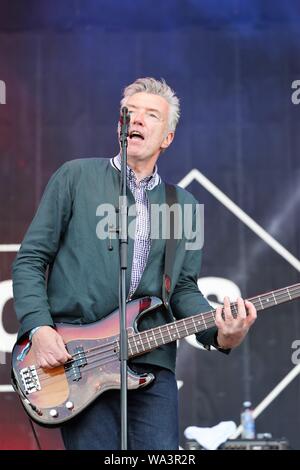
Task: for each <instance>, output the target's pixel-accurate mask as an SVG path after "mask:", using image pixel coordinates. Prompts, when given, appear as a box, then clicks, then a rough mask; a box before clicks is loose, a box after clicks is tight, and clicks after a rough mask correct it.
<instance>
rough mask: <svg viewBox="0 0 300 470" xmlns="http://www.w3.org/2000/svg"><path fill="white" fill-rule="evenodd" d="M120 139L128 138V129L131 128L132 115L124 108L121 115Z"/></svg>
mask: <svg viewBox="0 0 300 470" xmlns="http://www.w3.org/2000/svg"><path fill="white" fill-rule="evenodd" d="M119 122H120V126H121V129H120V138H121V139H122V138H127V137H128V128H129V123H130V114H129V112H128V108H126V106H124V107H123V108H122V110H121V115H120V119H119Z"/></svg>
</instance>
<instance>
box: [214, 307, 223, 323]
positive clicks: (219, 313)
mask: <svg viewBox="0 0 300 470" xmlns="http://www.w3.org/2000/svg"><path fill="white" fill-rule="evenodd" d="M222 310H223V307H222V306H219V307H217V308H216V315H215V324H216V325H217V327H218V328H220V327H221V326H222V324H223V323H224V320H223V317H222Z"/></svg>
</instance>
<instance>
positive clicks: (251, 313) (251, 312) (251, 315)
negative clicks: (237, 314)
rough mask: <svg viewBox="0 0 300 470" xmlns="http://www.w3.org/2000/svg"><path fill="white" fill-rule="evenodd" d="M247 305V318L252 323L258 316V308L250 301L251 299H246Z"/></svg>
mask: <svg viewBox="0 0 300 470" xmlns="http://www.w3.org/2000/svg"><path fill="white" fill-rule="evenodd" d="M245 306H246V309H247V320H248V322H249V324H250V325H252V323H254V322H255V320H256V318H257V311H256V308H255V307H254V305H253V303H252V302H249V300H245Z"/></svg>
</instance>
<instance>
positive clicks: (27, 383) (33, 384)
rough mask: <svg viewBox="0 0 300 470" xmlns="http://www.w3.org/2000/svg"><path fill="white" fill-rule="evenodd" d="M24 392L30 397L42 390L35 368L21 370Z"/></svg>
mask: <svg viewBox="0 0 300 470" xmlns="http://www.w3.org/2000/svg"><path fill="white" fill-rule="evenodd" d="M20 375H21V379H22V384H23V387H24V392H25V393H26V394H27V395H28V394H30V393H34V392H37V391H38V390H41V384H40V381H39V377H38V374H37V371H36V367H35V366H29V367H24V369H21V370H20Z"/></svg>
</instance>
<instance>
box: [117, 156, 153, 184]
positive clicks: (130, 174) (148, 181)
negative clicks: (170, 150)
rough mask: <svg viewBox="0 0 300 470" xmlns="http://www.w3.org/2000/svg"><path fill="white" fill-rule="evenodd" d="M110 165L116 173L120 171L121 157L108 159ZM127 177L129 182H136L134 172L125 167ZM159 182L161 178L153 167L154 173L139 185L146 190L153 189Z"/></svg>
mask: <svg viewBox="0 0 300 470" xmlns="http://www.w3.org/2000/svg"><path fill="white" fill-rule="evenodd" d="M110 163H111V165H112V166H113V167H114V168H116V169H117V170H118V171H121V156H120V154H118V155H117V156H116V157H114V158H111V159H110ZM127 177H128V179H129V180H131V181H136V176H135V173H134V171H133V170H132V169H131V168H130V167H129V166H128V165H127ZM160 182H161V178H160V176H159V174H158V171H157V165H155V167H154V171H153V173H152V175H149V176H146V177H145V178H143V179H142V180H141V183H142V184H143V186H145V187H146V189H149V190H151V189H153V188H155V186H157V185H158V184H159V183H160Z"/></svg>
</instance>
